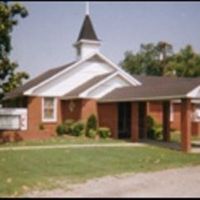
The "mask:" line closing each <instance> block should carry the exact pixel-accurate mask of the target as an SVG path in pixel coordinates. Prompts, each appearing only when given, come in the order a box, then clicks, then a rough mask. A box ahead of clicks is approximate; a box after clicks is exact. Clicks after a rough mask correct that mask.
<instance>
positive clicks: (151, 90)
mask: <svg viewBox="0 0 200 200" xmlns="http://www.w3.org/2000/svg"><path fill="white" fill-rule="evenodd" d="M162 78H163V79H162ZM141 79H142V78H141ZM141 79H140V81H141V82H142V80H141ZM145 79H146V80H145ZM147 79H149V82H146V83H145V81H147ZM166 79H168V82H166ZM150 80H151V81H150ZM170 80H171V81H170ZM143 82H144V84H142V85H141V86H136V87H133V86H130V87H124V88H118V89H115V90H113V91H112V92H110V93H109V94H107V95H105V96H104V97H102V98H101V99H100V100H99V101H100V102H114V101H142V100H165V99H177V98H187V94H188V93H189V92H191V91H192V90H194V89H195V88H196V87H198V86H199V85H200V78H170V77H158V78H157V77H155V79H154V78H153V77H148V76H147V77H143ZM161 83H162V84H161Z"/></svg>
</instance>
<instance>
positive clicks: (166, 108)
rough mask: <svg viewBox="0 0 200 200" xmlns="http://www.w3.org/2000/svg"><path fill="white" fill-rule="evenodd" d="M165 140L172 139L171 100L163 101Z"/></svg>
mask: <svg viewBox="0 0 200 200" xmlns="http://www.w3.org/2000/svg"><path fill="white" fill-rule="evenodd" d="M162 106H163V113H162V114H163V115H162V116H163V140H164V141H165V142H169V141H170V101H163V103H162Z"/></svg>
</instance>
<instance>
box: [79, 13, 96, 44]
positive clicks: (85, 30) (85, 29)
mask: <svg viewBox="0 0 200 200" xmlns="http://www.w3.org/2000/svg"><path fill="white" fill-rule="evenodd" d="M81 39H86V40H96V41H99V39H98V38H97V36H96V33H95V31H94V28H93V25H92V22H91V19H90V17H89V15H86V16H85V19H84V21H83V25H82V27H81V31H80V33H79V36H78V39H77V41H79V40H81Z"/></svg>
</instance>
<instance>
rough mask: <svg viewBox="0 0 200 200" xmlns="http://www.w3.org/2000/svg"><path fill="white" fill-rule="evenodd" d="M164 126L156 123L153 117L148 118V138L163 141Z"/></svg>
mask: <svg viewBox="0 0 200 200" xmlns="http://www.w3.org/2000/svg"><path fill="white" fill-rule="evenodd" d="M162 131H163V129H162V125H161V124H158V123H156V122H155V120H154V119H153V118H152V117H151V116H147V137H148V138H150V139H154V140H155V139H161V136H162Z"/></svg>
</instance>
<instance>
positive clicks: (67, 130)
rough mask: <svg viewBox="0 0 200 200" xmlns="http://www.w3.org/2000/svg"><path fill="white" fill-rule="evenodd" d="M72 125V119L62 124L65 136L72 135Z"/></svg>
mask: <svg viewBox="0 0 200 200" xmlns="http://www.w3.org/2000/svg"><path fill="white" fill-rule="evenodd" d="M73 124H74V120H73V119H67V120H65V122H64V127H65V133H66V134H72V126H73Z"/></svg>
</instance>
